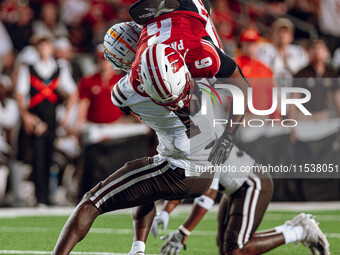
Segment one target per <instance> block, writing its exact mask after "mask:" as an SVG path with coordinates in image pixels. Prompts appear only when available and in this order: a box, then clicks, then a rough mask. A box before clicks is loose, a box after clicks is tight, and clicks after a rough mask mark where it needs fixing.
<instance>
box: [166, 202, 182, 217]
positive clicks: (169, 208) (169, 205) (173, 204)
mask: <svg viewBox="0 0 340 255" xmlns="http://www.w3.org/2000/svg"><path fill="white" fill-rule="evenodd" d="M180 203H181V200H172V201H167V202H166V203H165V205H164V208H163V211H166V212H167V213H169V214H170V213H171V212H172V211H173V210H174V209H175V208H176V207H177V206H178V205H179V204H180Z"/></svg>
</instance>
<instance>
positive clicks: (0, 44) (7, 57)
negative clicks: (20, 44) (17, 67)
mask: <svg viewBox="0 0 340 255" xmlns="http://www.w3.org/2000/svg"><path fill="white" fill-rule="evenodd" d="M13 61H14V56H13V45H12V41H11V38H10V37H9V35H8V33H7V30H6V27H5V26H4V24H3V23H2V22H1V20H0V73H2V72H5V73H9V72H10V71H11V68H12V65H13Z"/></svg>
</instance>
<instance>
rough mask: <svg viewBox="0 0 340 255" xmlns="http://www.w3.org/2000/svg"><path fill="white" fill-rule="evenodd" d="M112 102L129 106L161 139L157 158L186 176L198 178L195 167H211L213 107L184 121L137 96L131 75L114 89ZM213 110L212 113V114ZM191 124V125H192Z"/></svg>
mask: <svg viewBox="0 0 340 255" xmlns="http://www.w3.org/2000/svg"><path fill="white" fill-rule="evenodd" d="M112 102H113V103H114V104H115V105H116V106H118V107H121V108H124V107H129V108H130V110H131V111H132V112H134V113H136V114H137V115H139V117H140V118H141V119H142V120H143V121H144V122H145V123H146V124H147V125H148V126H149V127H150V128H152V129H153V130H154V131H155V132H156V134H157V137H158V140H159V145H158V147H157V151H158V153H159V154H158V157H161V158H162V159H167V160H168V161H169V162H170V163H171V164H172V165H174V166H176V167H181V168H183V169H185V170H186V175H187V176H189V175H197V172H196V170H195V169H196V167H197V166H198V165H199V166H202V165H205V166H210V165H211V163H210V162H208V157H209V154H210V149H208V150H206V149H205V147H206V146H207V145H208V144H209V143H211V142H212V141H213V140H214V139H215V138H216V135H215V131H214V129H213V123H212V121H213V112H212V107H207V108H208V112H207V114H205V115H202V114H201V112H198V113H197V114H196V115H195V116H194V117H191V116H186V119H184V120H183V118H181V117H180V116H178V115H176V113H175V112H173V111H169V110H167V109H166V108H164V107H162V106H159V105H157V104H155V103H154V102H152V101H151V100H150V99H149V98H147V97H143V96H141V95H139V94H137V93H136V92H135V91H134V90H133V88H132V85H131V83H130V79H129V75H126V76H125V77H123V78H122V79H121V80H120V81H119V82H118V83H117V84H116V85H115V86H114V88H113V90H112ZM209 111H210V112H209ZM189 123H191V125H190V124H189Z"/></svg>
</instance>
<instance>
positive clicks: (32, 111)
mask: <svg viewBox="0 0 340 255" xmlns="http://www.w3.org/2000/svg"><path fill="white" fill-rule="evenodd" d="M52 38H53V37H52V35H51V34H50V33H48V32H46V31H45V32H44V31H41V32H39V33H37V34H34V35H33V36H32V38H31V40H30V42H31V43H32V44H33V45H34V46H35V48H36V50H37V52H38V54H39V60H38V61H37V62H35V63H34V64H33V65H28V66H27V65H23V66H22V67H21V68H20V70H19V73H18V80H17V87H16V92H17V100H18V104H19V109H20V113H21V116H22V125H23V128H24V131H25V133H26V135H27V136H29V137H30V138H31V141H32V145H33V175H34V183H35V191H36V196H37V202H38V203H39V204H49V203H50V201H49V176H50V167H51V164H52V155H53V152H54V139H55V136H56V134H55V131H56V125H57V123H56V107H57V104H58V103H60V102H61V101H62V100H63V99H65V98H68V107H67V109H71V107H72V105H73V103H74V102H75V101H76V98H77V94H76V85H75V83H74V81H73V80H72V77H71V75H70V73H69V72H68V69H66V68H63V67H62V66H59V64H58V63H57V61H56V60H55V59H54V57H53V44H52ZM67 116H68V115H67V114H66V117H65V120H64V121H63V123H65V122H66V120H67Z"/></svg>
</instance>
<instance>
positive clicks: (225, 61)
mask: <svg viewBox="0 0 340 255" xmlns="http://www.w3.org/2000/svg"><path fill="white" fill-rule="evenodd" d="M190 2H191V1H190ZM196 2H200V1H196ZM191 6H192V5H191ZM182 7H183V8H184V7H185V5H183V6H182ZM180 8H181V7H180ZM180 8H179V9H178V11H175V12H173V13H166V14H163V15H161V16H159V17H156V18H155V19H154V20H150V21H148V23H147V24H146V25H145V26H144V28H143V30H142V35H141V39H142V40H141V41H140V43H139V48H138V50H137V59H136V60H137V62H136V63H134V64H133V65H132V70H131V72H130V73H129V74H128V75H127V76H126V77H124V78H122V79H121V80H120V81H119V82H118V84H117V85H116V86H115V87H114V88H113V90H112V99H113V102H114V104H115V105H117V106H119V107H121V108H124V110H126V111H133V112H135V113H137V114H138V115H140V117H141V118H142V119H143V120H144V121H145V122H146V123H147V124H148V125H149V126H150V127H151V128H153V129H154V130H155V131H156V133H157V135H158V138H159V142H160V146H159V147H158V152H159V154H158V155H156V156H154V157H153V158H144V159H140V160H136V161H132V162H129V163H127V164H126V165H125V166H124V167H123V168H121V169H119V170H118V171H117V172H115V173H114V174H112V175H111V176H110V177H108V179H106V180H105V181H103V182H101V183H99V184H98V185H97V186H96V187H95V188H93V189H92V190H91V191H90V192H88V193H87V194H86V195H85V196H84V198H83V200H82V201H81V202H80V204H79V205H78V207H77V208H76V210H75V212H74V213H73V214H72V215H71V217H70V218H69V220H68V222H67V223H66V225H65V226H64V229H63V231H62V233H61V235H60V237H59V239H58V242H57V245H56V247H55V250H54V253H53V254H69V253H70V251H71V250H72V249H73V247H74V246H75V245H76V243H77V242H79V241H80V240H81V239H82V238H83V237H84V236H85V235H86V234H87V232H88V231H89V229H90V227H91V225H92V223H93V221H94V220H95V218H96V217H97V216H98V215H100V214H103V213H105V212H108V211H113V210H117V209H121V208H127V207H133V206H138V205H140V206H139V207H138V208H137V210H136V211H135V213H134V230H135V232H134V233H135V235H134V236H135V238H134V243H133V246H132V249H131V251H130V253H129V254H144V250H145V241H146V238H147V236H148V233H149V230H150V227H151V224H152V220H153V217H154V215H155V206H154V201H155V200H158V199H160V198H163V199H169V200H173V199H178V198H181V197H182V198H183V197H194V196H198V195H201V194H203V193H204V192H205V191H206V190H207V189H208V187H209V185H210V183H211V178H210V179H209V178H207V179H204V178H194V177H192V176H191V175H190V174H192V172H191V169H190V168H191V166H192V165H195V164H206V165H209V163H208V158H209V160H210V161H212V162H213V163H214V164H221V163H224V161H225V160H226V158H227V156H228V154H229V153H230V150H231V148H232V147H233V134H234V132H236V130H237V129H236V128H235V126H234V127H228V129H227V130H226V131H225V132H224V134H223V135H222V136H221V137H220V138H218V139H217V140H216V141H215V146H214V149H213V150H211V149H206V147H207V145H209V144H211V143H212V142H213V141H214V139H215V133H214V131H212V130H204V129H202V130H201V132H200V133H198V134H197V136H195V137H192V138H191V137H189V135H188V132H187V131H188V126H186V124H185V121H183V119H182V118H181V116H180V114H176V113H175V112H174V111H173V109H174V108H172V110H169V109H170V107H169V106H171V107H176V106H177V107H178V108H176V109H177V110H181V108H183V106H185V105H186V101H184V99H186V98H187V97H186V94H185V96H184V97H181V99H180V100H174V101H171V102H170V101H169V100H171V99H174V98H176V97H178V96H180V95H181V94H180V93H179V94H176V95H173V94H172V95H169V93H167V92H166V90H167V89H168V91H173V90H172V88H174V87H173V86H176V85H177V83H174V80H173V77H172V76H171V75H174V74H175V73H177V74H178V75H180V76H181V77H182V78H181V79H180V81H181V83H180V84H179V85H180V86H181V88H182V89H183V91H184V89H187V90H186V91H191V90H189V89H188V86H189V87H190V84H191V83H192V80H191V75H190V73H189V72H188V70H187V69H186V64H187V65H188V67H189V68H190V72H192V73H193V74H194V75H195V76H197V77H214V76H215V77H235V78H240V80H239V84H236V85H237V86H239V87H240V88H241V90H243V91H246V89H247V87H248V84H247V82H246V80H245V79H244V78H243V76H242V74H241V72H240V70H239V69H238V68H237V66H236V64H235V62H234V61H233V60H232V59H230V58H229V57H227V56H226V55H225V54H224V53H223V52H222V51H221V50H219V49H218V47H215V46H214V45H213V43H212V42H211V41H212V40H211V37H209V33H207V32H205V31H206V29H205V25H206V24H207V21H206V20H205V19H204V18H203V17H202V16H201V15H200V14H199V13H198V12H195V11H192V10H188V9H183V10H180ZM196 10H198V8H197V7H196ZM176 13H177V14H176ZM174 14H176V15H177V16H181V18H179V17H176V15H174ZM178 14H180V15H178ZM153 21H155V23H153ZM173 25H175V26H173ZM111 35H113V37H116V38H114V39H115V40H111V41H110V42H109V43H111V45H112V44H114V43H115V42H116V41H119V42H120V43H121V44H124V47H127V45H126V44H128V40H127V39H126V40H122V38H123V36H116V35H115V34H114V31H113V32H112V34H111ZM178 35H181V38H180V37H179V36H178ZM170 38H171V40H170ZM125 42H127V43H125ZM160 43H166V44H167V45H172V47H173V48H176V50H174V49H172V50H173V51H171V49H169V48H170V47H163V46H159V45H160ZM149 44H150V45H149ZM163 45H164V44H163ZM149 46H151V47H149ZM143 47H144V50H146V49H148V50H149V51H148V52H150V54H149V56H148V57H149V61H150V63H149V64H150V65H149V64H148V61H145V62H142V63H141V66H142V67H143V65H144V66H145V65H147V66H148V67H151V66H152V68H153V70H152V72H153V75H152V74H151V73H150V74H149V78H150V79H153V78H154V79H155V81H156V80H157V78H155V77H156V76H157V77H158V79H159V78H160V76H159V74H156V75H155V72H157V68H158V67H159V65H158V64H157V63H163V62H162V61H163V60H164V61H165V60H167V61H168V62H169V64H170V66H172V65H173V63H175V62H181V63H182V64H181V65H178V64H176V66H177V67H178V70H177V72H172V73H171V72H167V70H166V73H165V74H164V75H165V78H168V77H171V79H170V80H169V81H170V82H169V83H167V84H166V85H165V84H162V82H157V86H160V87H159V88H160V90H159V91H156V93H157V94H154V95H155V96H156V97H157V95H158V96H159V97H160V98H161V100H160V101H158V100H157V98H156V97H155V98H152V96H150V95H148V94H146V93H145V92H144V91H143V90H142V89H143V85H144V90H146V89H145V88H146V86H145V84H147V82H142V83H140V81H141V80H140V78H141V76H140V72H139V70H138V67H139V63H138V61H139V60H140V57H141V55H142V51H143ZM129 50H131V49H129ZM107 51H108V52H107V55H109V54H111V55H113V54H114V53H113V52H109V49H107ZM178 52H180V53H182V54H183V55H184V56H185V59H184V58H183V57H182V56H181V54H180V53H178ZM169 54H170V55H172V54H174V55H175V56H176V57H175V58H171V57H169ZM201 57H203V58H201ZM119 61H120V62H121V63H123V62H124V59H120V60H119ZM119 61H118V62H119ZM156 62H157V63H156ZM184 62H185V63H186V64H183V63H184ZM148 67H146V68H145V69H144V70H147V69H148ZM158 70H159V69H158ZM168 70H169V69H168ZM131 77H133V78H131ZM163 78H164V77H163ZM142 79H143V78H142ZM174 79H175V78H174ZM138 80H139V81H138ZM136 81H137V82H136ZM131 83H132V84H131ZM188 84H189V85H188ZM166 86H168V87H166ZM178 92H180V90H178ZM164 93H165V94H164ZM188 93H189V92H188ZM163 99H166V100H165V101H162V100H163ZM155 101H158V104H155V103H154V102H155ZM175 101H176V102H175ZM234 117H235V119H234V122H237V121H239V120H240V118H241V117H240V116H234ZM194 139H196V140H197V139H198V141H199V146H197V148H195V149H197V151H195V153H192V152H189V153H188V148H187V147H188V142H191V141H192V140H194ZM217 145H219V146H217ZM214 151H217V153H213V152H214ZM209 155H210V157H209ZM210 165H211V163H210Z"/></svg>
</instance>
